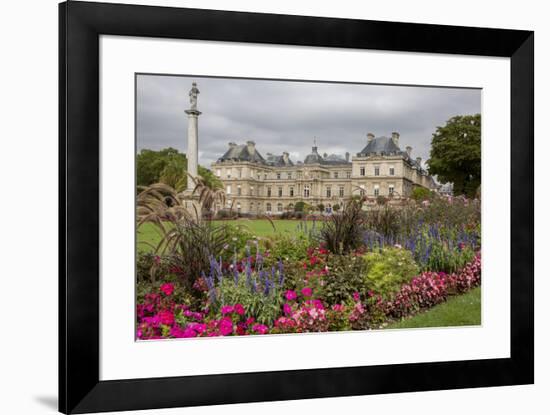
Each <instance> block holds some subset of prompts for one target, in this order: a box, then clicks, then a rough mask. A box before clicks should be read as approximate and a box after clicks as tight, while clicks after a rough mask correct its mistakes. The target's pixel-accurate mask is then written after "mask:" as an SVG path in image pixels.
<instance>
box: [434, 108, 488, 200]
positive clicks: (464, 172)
mask: <svg viewBox="0 0 550 415" xmlns="http://www.w3.org/2000/svg"><path fill="white" fill-rule="evenodd" d="M428 165H429V171H430V174H432V175H437V177H438V179H439V181H440V182H443V183H445V182H452V183H453V184H454V193H455V194H456V195H459V194H464V195H466V196H469V197H473V196H475V192H476V189H477V188H478V187H479V185H480V184H481V114H475V115H457V116H455V117H453V118H451V119H449V120H448V121H447V123H446V124H445V125H444V126H442V127H437V129H436V132H435V133H434V134H433V137H432V149H431V151H430V159H429V160H428Z"/></svg>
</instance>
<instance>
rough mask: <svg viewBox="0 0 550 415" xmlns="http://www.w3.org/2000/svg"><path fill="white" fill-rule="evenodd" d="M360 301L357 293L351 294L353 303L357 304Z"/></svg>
mask: <svg viewBox="0 0 550 415" xmlns="http://www.w3.org/2000/svg"><path fill="white" fill-rule="evenodd" d="M360 299H361V296H360V295H359V293H358V292H357V291H355V292H354V293H353V301H355V302H358V301H359V300H360Z"/></svg>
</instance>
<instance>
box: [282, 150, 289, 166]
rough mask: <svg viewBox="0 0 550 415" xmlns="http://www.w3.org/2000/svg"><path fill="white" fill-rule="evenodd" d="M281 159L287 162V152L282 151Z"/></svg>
mask: <svg viewBox="0 0 550 415" xmlns="http://www.w3.org/2000/svg"><path fill="white" fill-rule="evenodd" d="M283 161H284V162H285V164H288V153H287V152H286V151H283Z"/></svg>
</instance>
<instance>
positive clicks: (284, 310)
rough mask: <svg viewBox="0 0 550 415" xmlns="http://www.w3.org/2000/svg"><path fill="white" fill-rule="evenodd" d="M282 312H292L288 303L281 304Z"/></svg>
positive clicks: (287, 313)
mask: <svg viewBox="0 0 550 415" xmlns="http://www.w3.org/2000/svg"><path fill="white" fill-rule="evenodd" d="M283 312H284V313H285V314H286V315H289V314H291V313H292V307H291V306H290V304H288V303H285V305H283Z"/></svg>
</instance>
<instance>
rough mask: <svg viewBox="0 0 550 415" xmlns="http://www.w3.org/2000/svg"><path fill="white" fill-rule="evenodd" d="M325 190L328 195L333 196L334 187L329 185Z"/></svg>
mask: <svg viewBox="0 0 550 415" xmlns="http://www.w3.org/2000/svg"><path fill="white" fill-rule="evenodd" d="M325 190H326V195H327V197H331V196H332V189H331V188H330V187H328V186H327V188H326V189H325Z"/></svg>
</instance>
